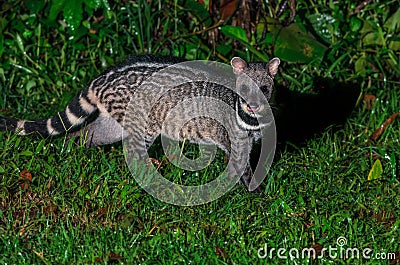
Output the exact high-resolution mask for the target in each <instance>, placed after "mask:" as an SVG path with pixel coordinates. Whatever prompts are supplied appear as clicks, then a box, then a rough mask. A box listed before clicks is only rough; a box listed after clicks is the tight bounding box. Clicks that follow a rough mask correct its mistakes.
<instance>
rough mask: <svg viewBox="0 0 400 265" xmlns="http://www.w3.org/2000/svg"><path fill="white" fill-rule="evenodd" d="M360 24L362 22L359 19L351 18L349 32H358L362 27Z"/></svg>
mask: <svg viewBox="0 0 400 265" xmlns="http://www.w3.org/2000/svg"><path fill="white" fill-rule="evenodd" d="M362 23H363V22H362V20H361V19H358V18H356V17H352V18H351V19H350V29H351V31H354V32H357V31H359V30H360V29H361V27H362Z"/></svg>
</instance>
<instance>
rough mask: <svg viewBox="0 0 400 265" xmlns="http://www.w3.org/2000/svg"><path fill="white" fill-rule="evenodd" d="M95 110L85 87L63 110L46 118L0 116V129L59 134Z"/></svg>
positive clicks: (25, 132) (77, 123)
mask: <svg viewBox="0 0 400 265" xmlns="http://www.w3.org/2000/svg"><path fill="white" fill-rule="evenodd" d="M96 111H97V106H96V105H95V104H93V103H91V101H90V100H89V99H88V98H87V89H85V90H84V91H83V92H81V93H80V94H79V95H78V96H75V97H74V98H73V99H72V101H71V102H70V103H69V104H68V106H67V107H66V109H65V110H63V111H60V112H57V114H55V115H54V116H53V117H51V118H48V119H38V120H36V121H25V120H17V119H14V118H4V117H0V131H12V132H16V131H18V132H19V134H20V135H26V134H29V133H40V134H42V135H59V134H63V133H66V132H68V131H73V130H74V129H76V128H78V127H79V126H80V125H81V124H82V123H83V122H85V121H86V120H87V118H88V117H90V116H91V115H92V114H93V113H95V112H96Z"/></svg>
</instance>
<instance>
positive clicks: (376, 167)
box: [368, 159, 383, 180]
mask: <svg viewBox="0 0 400 265" xmlns="http://www.w3.org/2000/svg"><path fill="white" fill-rule="evenodd" d="M382 173H383V168H382V163H381V161H380V160H379V159H377V160H375V163H374V164H373V165H372V168H371V170H370V171H369V174H368V180H375V179H379V178H381V177H382Z"/></svg>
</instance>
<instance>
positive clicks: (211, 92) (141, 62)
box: [0, 55, 280, 171]
mask: <svg viewBox="0 0 400 265" xmlns="http://www.w3.org/2000/svg"><path fill="white" fill-rule="evenodd" d="M183 61H184V60H183V59H181V58H176V57H159V56H149V55H146V56H136V57H132V58H130V59H128V60H127V61H126V62H125V63H122V64H119V65H117V66H115V67H113V68H110V69H108V70H106V71H104V72H103V73H102V74H101V75H100V76H98V77H97V78H96V79H94V80H93V81H92V82H91V83H90V84H89V85H88V86H87V87H86V88H85V89H84V90H82V91H81V92H80V93H79V94H78V95H77V96H75V97H74V98H73V99H72V101H71V102H70V103H69V104H68V105H67V107H66V108H65V110H63V111H61V112H58V113H56V114H55V115H54V116H53V117H51V118H43V119H38V120H36V121H26V120H17V119H12V118H4V117H0V130H7V131H16V132H18V133H19V134H20V135H26V134H30V133H40V134H42V135H60V134H65V133H70V134H71V135H79V134H81V133H82V131H80V129H82V128H83V132H84V134H85V135H87V136H88V138H87V140H88V141H87V146H98V145H104V144H111V143H114V142H117V141H120V140H121V136H122V131H123V126H124V122H125V112H126V110H127V106H128V103H129V102H130V100H131V99H132V96H133V95H135V91H136V90H137V89H138V88H139V87H140V86H141V84H142V83H143V82H144V81H145V80H147V79H148V77H149V76H151V75H152V74H153V73H156V72H158V71H160V70H161V69H164V68H166V67H168V66H170V65H174V64H177V63H180V62H183ZM279 63H280V61H279V59H278V58H274V59H272V60H271V61H270V62H267V63H247V62H245V61H244V60H242V59H241V58H238V57H235V58H233V59H232V60H231V65H232V67H233V70H234V73H235V76H236V89H237V91H236V92H237V93H235V92H233V91H232V90H230V89H227V88H224V87H223V86H219V85H214V84H207V83H206V82H192V83H190V84H186V85H182V86H178V87H176V88H174V89H171V90H170V91H169V93H167V94H166V95H163V97H162V98H161V99H159V102H157V104H156V105H155V107H154V108H153V109H152V113H151V117H152V119H151V120H150V123H149V125H148V126H147V127H146V128H135V126H133V127H130V131H129V133H130V134H131V135H133V136H134V137H135V131H138V132H139V131H140V130H139V129H141V130H142V132H145V135H146V136H145V139H146V141H145V144H146V147H145V148H148V147H149V146H150V145H151V144H152V142H153V141H154V139H155V138H156V137H157V136H158V135H160V134H161V133H162V134H165V135H167V136H169V137H171V138H172V139H176V140H182V139H184V138H185V139H188V140H190V141H192V142H194V143H206V144H210V143H212V144H216V145H217V146H218V147H220V148H221V149H223V150H224V151H225V152H227V153H228V154H229V155H231V156H232V157H234V158H235V157H236V158H237V159H238V158H239V157H240V154H237V155H236V154H232V153H231V151H232V150H231V144H232V139H229V137H227V132H226V131H224V129H223V128H221V126H220V125H219V124H218V123H217V122H216V121H215V120H213V119H211V118H201V117H198V118H196V119H192V120H191V121H189V122H187V123H186V124H185V126H184V127H182V128H181V129H180V130H179V131H176V130H175V129H176V128H177V127H176V126H175V125H176V124H170V125H169V126H167V127H166V128H165V130H164V131H162V130H161V127H162V126H161V125H162V123H163V121H164V120H165V118H166V115H167V113H168V112H169V111H170V110H171V108H172V107H173V106H174V104H177V103H178V102H180V101H182V100H183V99H188V98H191V97H193V96H209V97H214V98H218V99H221V100H223V101H224V102H225V103H226V104H227V105H229V106H231V108H232V109H234V110H235V115H234V117H230V118H231V120H232V121H231V122H232V123H235V124H234V125H235V126H234V128H236V133H237V135H238V136H239V134H240V135H241V136H240V137H237V138H236V141H237V142H238V143H237V144H238V145H244V147H246V148H247V149H249V148H250V149H251V145H252V143H253V142H254V140H256V138H257V137H258V131H259V130H260V127H261V126H262V125H261V124H259V123H258V121H257V118H258V117H257V115H258V114H257V113H258V112H259V111H260V110H261V109H262V108H263V104H262V103H260V102H259V97H258V96H257V93H253V92H252V89H249V88H248V87H246V82H245V81H243V80H244V79H243V78H242V76H244V74H246V75H247V76H249V77H250V78H251V79H252V80H253V81H254V82H255V83H256V84H257V85H258V87H259V88H260V90H261V92H262V93H263V94H264V95H265V96H266V98H267V99H268V100H269V99H270V97H271V93H272V89H273V78H274V76H275V74H276V73H277V69H278V65H279ZM184 71H185V69H182V72H177V73H176V76H178V75H185V74H187V75H188V76H190V75H191V74H193V73H190V72H189V73H184ZM188 71H190V70H188ZM170 78H171V77H170V76H164V77H163V79H164V80H159V81H160V82H164V81H165V80H168V79H170ZM257 92H258V93H259V91H257ZM241 93H243V94H246V98H247V99H248V101H246V102H245V101H244V100H243V98H242V97H241V96H240V94H241ZM252 93H253V94H252ZM141 101H142V102H139V101H138V102H137V104H148V103H147V102H148V99H146V98H145V97H144V98H142V99H141ZM135 104H136V102H135ZM189 111H190V108H188V112H189ZM193 111H195V109H193ZM212 111H214V112H215V113H216V114H217V113H218V112H220V110H218V109H215V110H212ZM184 113H185V112H182V113H181V114H180V115H178V117H176V120H185V114H184ZM231 116H232V115H231ZM234 133H235V132H234ZM140 137H141V135H137V138H140ZM134 144H137V145H140V144H139V141H137V142H135V143H134ZM239 150H240V149H239ZM246 152H247V151H246ZM138 155H140V154H138ZM246 171H247V170H246Z"/></svg>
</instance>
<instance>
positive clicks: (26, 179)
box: [18, 169, 32, 190]
mask: <svg viewBox="0 0 400 265" xmlns="http://www.w3.org/2000/svg"><path fill="white" fill-rule="evenodd" d="M19 177H20V178H21V179H22V180H20V181H19V182H18V184H19V186H20V187H21V188H22V189H23V190H27V189H28V188H29V184H30V183H32V173H31V172H29V171H28V170H27V169H23V170H22V171H21V173H19Z"/></svg>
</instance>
